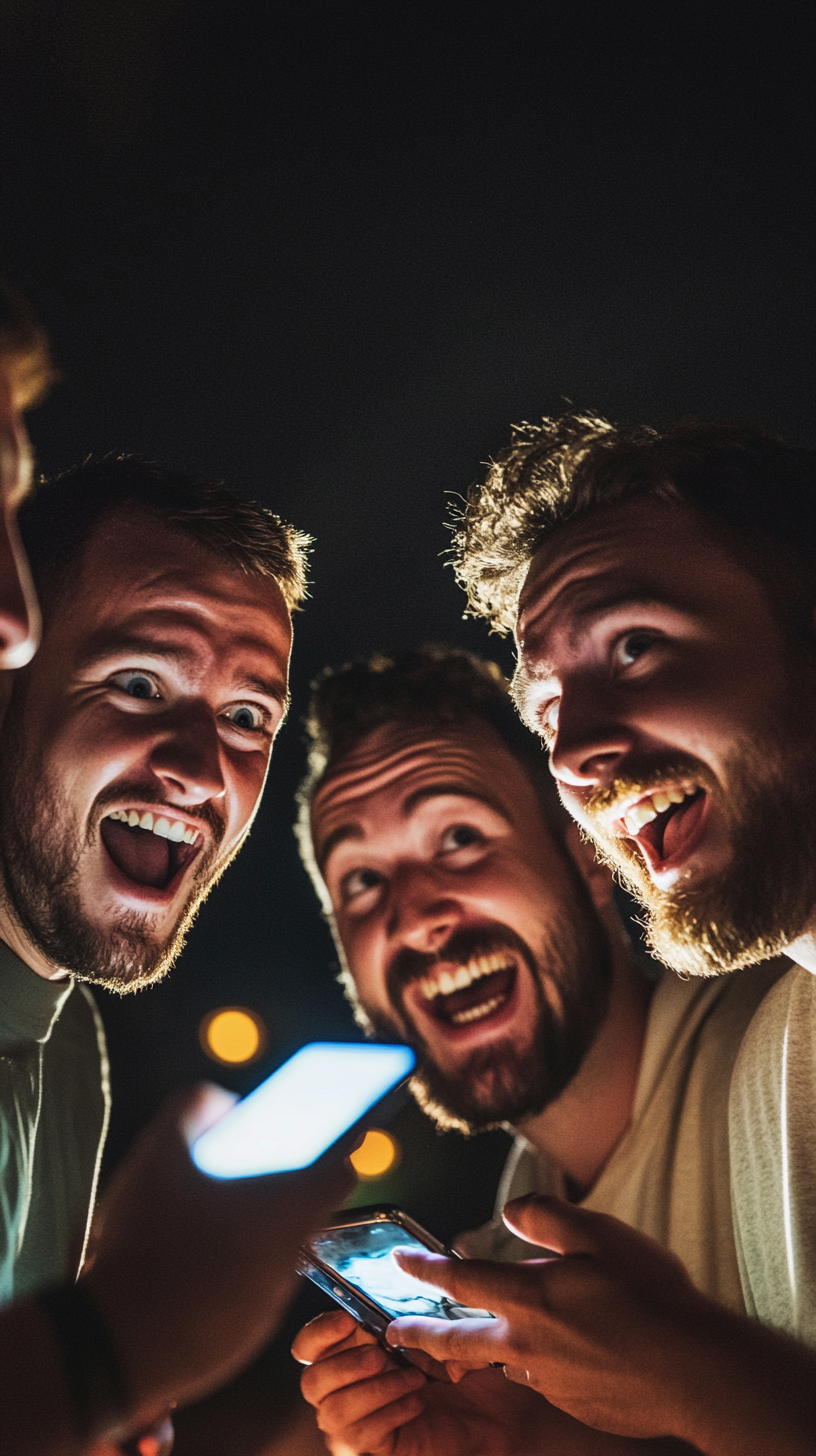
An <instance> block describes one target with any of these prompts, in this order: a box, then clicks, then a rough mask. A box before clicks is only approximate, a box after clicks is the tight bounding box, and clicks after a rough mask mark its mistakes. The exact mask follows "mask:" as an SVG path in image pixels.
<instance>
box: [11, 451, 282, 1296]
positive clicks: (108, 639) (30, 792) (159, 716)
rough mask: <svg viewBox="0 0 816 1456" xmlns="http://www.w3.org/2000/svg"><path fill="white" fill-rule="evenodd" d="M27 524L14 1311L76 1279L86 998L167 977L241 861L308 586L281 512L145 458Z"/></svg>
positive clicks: (92, 1091) (42, 501)
mask: <svg viewBox="0 0 816 1456" xmlns="http://www.w3.org/2000/svg"><path fill="white" fill-rule="evenodd" d="M20 524H21V530H22V533H23V538H24V543H25V546H26V549H27V552H28V555H29V559H30V562H31V566H32V572H33V576H34V580H35V584H36V587H37V591H38V594H39V597H40V602H41V605H42V610H43V617H44V624H45V625H44V632H43V640H42V644H41V647H40V650H39V653H38V654H37V656H36V658H35V659H34V661H33V662H32V664H31V665H30V666H28V667H26V668H24V669H21V670H20V672H19V673H17V674H16V675H15V676H13V677H12V676H11V675H9V676H8V678H7V679H6V683H5V694H6V707H5V715H4V721H3V726H2V741H1V743H0V752H2V762H3V774H2V781H1V782H0V936H2V944H0V956H2V963H0V984H1V985H2V996H3V1017H2V1024H1V1025H0V1036H2V1050H3V1052H4V1057H3V1060H2V1078H3V1084H2V1093H1V1094H0V1096H1V1098H2V1107H3V1113H2V1120H1V1121H0V1126H2V1130H3V1138H4V1154H5V1156H4V1168H5V1174H4V1199H3V1215H2V1228H0V1271H2V1282H1V1283H0V1291H1V1292H2V1298H3V1300H4V1301H8V1300H10V1299H11V1298H12V1297H17V1296H19V1295H20V1294H24V1293H27V1292H29V1291H31V1290H33V1289H35V1288H37V1287H40V1286H42V1285H44V1284H46V1283H48V1282H50V1281H52V1280H55V1279H61V1278H64V1277H66V1276H67V1275H68V1274H69V1272H70V1267H71V1265H70V1263H69V1261H70V1260H71V1259H74V1260H76V1261H77V1262H76V1263H75V1264H74V1266H73V1267H74V1269H76V1268H77V1267H78V1266H79V1264H80V1263H81V1255H82V1250H83V1247H84V1239H85V1235H86V1231H87V1224H88V1219H89V1216H90V1211H91V1207H92V1203H93V1193H94V1187H95V1181H96V1176H97V1170H98V1165H99V1157H100V1154H101V1148H102V1143H103V1140H104V1134H105V1127H106V1121H107V1108H108V1089H107V1061H106V1056H105V1049H104V1037H103V1033H102V1028H101V1023H100V1021H99V1017H98V1014H97V1012H96V1009H95V1007H94V1004H93V999H92V996H91V993H90V991H89V990H88V989H87V987H88V985H89V984H92V983H94V982H95V983H97V984H102V985H105V986H109V987H113V988H115V989H118V990H120V991H132V990H135V989H137V988H139V987H141V986H146V985H149V984H151V983H152V982H154V981H156V980H158V979H160V978H161V977H162V976H164V975H165V974H166V972H167V970H168V969H169V967H170V965H171V964H172V963H173V961H174V959H175V958H176V956H177V955H178V952H179V950H180V948H181V946H182V944H183V942H184V936H185V934H186V931H187V928H188V927H189V925H190V923H191V921H192V919H193V917H194V915H195V912H196V909H197V907H198V906H199V905H200V903H201V901H202V900H203V898H204V897H205V896H206V895H207V894H208V892H209V890H210V889H211V887H212V885H213V884H214V883H215V882H216V880H217V879H218V878H219V876H220V875H221V874H222V873H223V871H224V869H225V868H226V866H227V864H228V863H229V862H230V860H231V859H232V858H233V856H234V855H235V854H236V853H237V851H238V849H239V848H240V845H241V843H242V842H243V840H244V838H245V837H246V834H247V833H248V831H249V827H250V825H251V823H252V819H253V817H254V814H255V811H256V809H257V805H258V802H259V799H260V795H261V791H262V789H263V784H264V780H265V777H266V771H267V766H268V762H269V755H270V751H271V747H272V742H273V740H274V736H275V733H276V731H277V729H278V727H279V725H280V723H281V721H282V719H283V716H284V712H285V708H286V699H287V670H288V660H289V650H290V643H291V622H290V611H291V609H292V608H293V607H294V606H295V605H296V604H297V602H298V601H299V600H300V597H301V596H302V593H303V561H302V553H301V544H300V541H299V539H298V537H297V535H296V533H295V532H293V531H292V530H291V529H290V528H288V527H285V526H283V525H282V524H281V522H280V521H279V520H278V519H277V518H276V517H274V516H273V515H272V514H271V512H269V511H266V510H265V509H264V508H263V507H260V506H254V505H252V504H251V503H246V502H242V501H240V500H239V499H238V498H237V497H235V496H233V495H232V494H231V493H230V492H227V491H225V490H223V489H221V488H220V487H218V486H215V485H213V484H211V483H208V482H204V481H200V480H197V479H195V478H189V477H184V476H179V475H173V474H170V473H168V472H164V471H160V470H159V469H157V468H156V467H152V466H149V465H146V464H145V463H144V462H142V461H139V460H135V459H122V460H108V461H103V462H101V463H99V464H89V465H85V466H82V467H81V468H79V469H78V470H76V471H73V472H70V473H69V474H67V475H65V476H62V477H61V478H60V479H58V480H56V481H53V482H51V483H50V484H47V485H44V486H42V487H41V488H40V490H39V491H38V492H37V494H36V495H35V496H34V497H33V498H31V499H30V500H29V501H27V502H25V503H24V505H23V506H22V508H21V512H20Z"/></svg>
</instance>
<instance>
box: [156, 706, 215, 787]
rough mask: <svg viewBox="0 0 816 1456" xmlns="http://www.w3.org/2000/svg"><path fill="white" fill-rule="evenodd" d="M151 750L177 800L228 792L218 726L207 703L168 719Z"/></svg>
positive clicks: (161, 777) (165, 784)
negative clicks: (170, 720) (169, 721)
mask: <svg viewBox="0 0 816 1456" xmlns="http://www.w3.org/2000/svg"><path fill="white" fill-rule="evenodd" d="M162 728H163V730H164V731H163V732H162V736H161V737H160V738H159V739H158V741H157V742H156V743H154V745H153V747H152V749H151V752H150V768H151V770H152V772H153V773H154V774H155V776H156V778H158V779H159V780H160V781H161V783H162V785H163V787H164V790H165V792H166V794H167V797H168V798H169V799H172V801H173V803H175V804H189V805H190V806H192V805H195V804H206V803H207V802H208V801H209V800H211V799H222V798H223V797H224V795H225V793H226V785H225V782H224V772H223V767H222V763H221V739H220V738H219V735H218V728H217V726H216V724H215V722H214V721H213V717H212V714H211V712H210V711H209V709H208V708H207V707H206V706H205V705H203V704H202V705H200V706H199V705H190V706H188V707H187V708H186V709H185V710H184V711H183V712H179V713H178V714H175V715H174V717H173V720H172V722H171V723H167V721H166V720H165V722H164V724H163V725H162Z"/></svg>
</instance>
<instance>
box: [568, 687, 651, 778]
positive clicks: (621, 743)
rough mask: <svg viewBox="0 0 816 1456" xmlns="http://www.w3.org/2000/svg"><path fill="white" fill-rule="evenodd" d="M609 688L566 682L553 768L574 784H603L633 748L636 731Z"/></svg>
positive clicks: (614, 773)
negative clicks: (618, 710) (617, 708)
mask: <svg viewBox="0 0 816 1456" xmlns="http://www.w3.org/2000/svg"><path fill="white" fill-rule="evenodd" d="M614 707H615V705H614V700H613V697H612V694H611V693H610V692H609V690H608V688H607V690H606V691H604V690H603V689H601V690H600V692H598V691H597V690H595V691H592V690H591V689H590V688H589V687H588V685H578V686H574V687H571V688H570V689H569V690H568V689H567V686H566V684H562V696H561V701H560V704H559V709H558V727H557V730H556V734H555V739H554V741H553V743H552V745H551V747H550V770H551V772H552V773H553V774H554V776H555V778H556V779H558V780H559V782H560V783H563V784H568V785H570V787H572V788H596V787H599V786H600V787H603V786H605V785H607V784H609V783H611V782H612V780H613V779H614V778H615V775H616V773H617V770H618V767H619V765H620V763H621V761H622V760H623V759H624V758H626V757H627V755H628V754H630V753H631V752H632V749H633V747H634V739H635V734H634V732H633V730H632V728H631V727H630V726H629V725H628V724H627V723H626V721H625V719H624V718H619V717H618V715H617V714H616V713H615V711H614Z"/></svg>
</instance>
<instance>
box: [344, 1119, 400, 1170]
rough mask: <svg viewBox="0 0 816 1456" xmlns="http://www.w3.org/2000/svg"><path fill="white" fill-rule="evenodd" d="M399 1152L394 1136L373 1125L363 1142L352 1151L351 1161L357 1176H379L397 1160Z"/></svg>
mask: <svg viewBox="0 0 816 1456" xmlns="http://www.w3.org/2000/svg"><path fill="white" fill-rule="evenodd" d="M399 1154H400V1149H399V1143H398V1142H397V1140H396V1138H393V1137H392V1136H391V1134H390V1133H388V1132H381V1131H380V1129H379V1128H378V1127H373V1128H371V1130H370V1131H369V1132H367V1133H366V1135H365V1142H364V1143H361V1145H360V1147H359V1148H358V1149H357V1151H356V1153H352V1155H351V1163H352V1167H353V1168H354V1171H355V1173H356V1174H357V1176H358V1178H381V1177H382V1175H383V1173H387V1172H388V1170H389V1168H393V1167H394V1165H395V1164H396V1163H397V1162H399Z"/></svg>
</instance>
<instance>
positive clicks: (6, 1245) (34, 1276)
mask: <svg viewBox="0 0 816 1456" xmlns="http://www.w3.org/2000/svg"><path fill="white" fill-rule="evenodd" d="M109 1110H110V1086H109V1078H108V1058H107V1052H106V1050H105V1033H104V1031H103V1029H102V1022H101V1019H100V1016H99V1012H98V1011H97V1009H96V1005H95V1003H94V999H93V997H92V996H91V994H90V992H89V991H88V989H87V987H86V986H80V985H78V984H77V983H76V982H75V981H73V980H72V979H68V980H65V981H45V980H43V978H42V977H41V976H38V975H36V974H35V972H34V971H32V970H30V969H29V967H28V966H27V965H26V964H25V962H24V961H21V960H20V958H19V956H16V955H15V954H14V952H13V951H11V950H10V949H9V947H8V946H7V945H6V944H5V943H4V942H3V941H0V1305H2V1304H7V1303H8V1302H9V1301H10V1300H11V1299H19V1298H21V1297H22V1296H23V1295H26V1294H30V1293H32V1292H33V1291H34V1290H37V1289H41V1288H43V1287H44V1286H45V1285H47V1284H52V1283H54V1282H55V1281H57V1280H62V1279H70V1278H74V1277H75V1276H76V1274H77V1272H78V1269H79V1266H80V1264H81V1261H82V1257H83V1254H84V1250H85V1244H86V1240H87V1235H88V1226H89V1223H90V1218H91V1213H92V1210H93V1201H94V1195H95V1192H96V1182H97V1177H98V1174H99V1163H100V1160H101V1156H102V1148H103V1145H104V1141H105V1133H106V1132H107V1126H108V1115H109Z"/></svg>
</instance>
